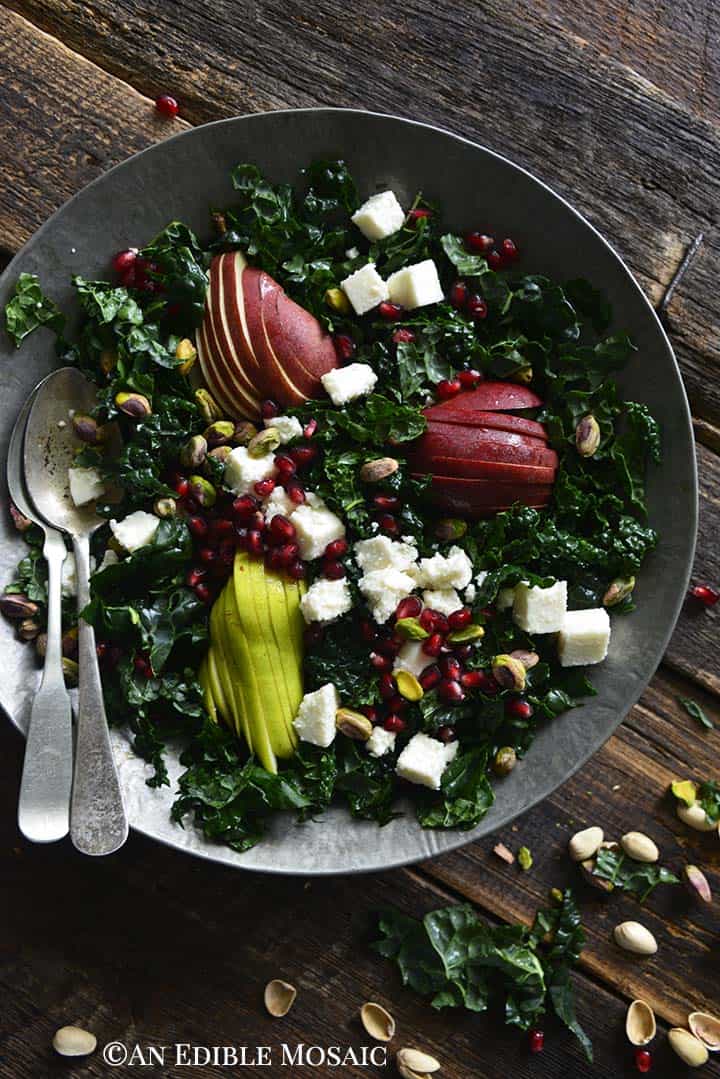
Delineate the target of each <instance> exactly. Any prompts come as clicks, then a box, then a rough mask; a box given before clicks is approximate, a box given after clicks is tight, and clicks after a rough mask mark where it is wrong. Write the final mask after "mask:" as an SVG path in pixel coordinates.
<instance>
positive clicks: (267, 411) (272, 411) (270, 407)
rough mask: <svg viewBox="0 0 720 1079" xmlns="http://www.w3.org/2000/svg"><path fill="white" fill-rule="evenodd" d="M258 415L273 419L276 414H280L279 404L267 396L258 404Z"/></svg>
mask: <svg viewBox="0 0 720 1079" xmlns="http://www.w3.org/2000/svg"><path fill="white" fill-rule="evenodd" d="M260 415H261V416H262V418H263V419H264V420H274V419H275V417H276V416H279V415H280V405H278V404H277V403H276V402H275V401H271V400H270V398H269V397H267V398H266V399H265V400H264V401H263V402H262V404H261V405H260Z"/></svg>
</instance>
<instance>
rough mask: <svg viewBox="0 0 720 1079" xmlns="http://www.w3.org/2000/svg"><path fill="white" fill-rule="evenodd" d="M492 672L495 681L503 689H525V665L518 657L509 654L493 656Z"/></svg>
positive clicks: (518, 691) (520, 690)
mask: <svg viewBox="0 0 720 1079" xmlns="http://www.w3.org/2000/svg"><path fill="white" fill-rule="evenodd" d="M492 673H493V677H494V679H495V681H496V682H497V683H498V684H499V685H501V686H502V687H503V689H513V690H515V691H516V692H517V693H522V691H523V690H524V689H525V666H524V664H522V663H521V662H520V660H519V659H514V658H513V657H512V656H510V655H505V654H501V655H499V656H495V657H494V659H493V661H492Z"/></svg>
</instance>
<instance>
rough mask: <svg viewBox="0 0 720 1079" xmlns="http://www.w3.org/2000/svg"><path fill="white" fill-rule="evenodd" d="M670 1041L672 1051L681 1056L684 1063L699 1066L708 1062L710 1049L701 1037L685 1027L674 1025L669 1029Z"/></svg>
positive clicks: (694, 1066) (693, 1066) (692, 1066)
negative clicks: (697, 1036)
mask: <svg viewBox="0 0 720 1079" xmlns="http://www.w3.org/2000/svg"><path fill="white" fill-rule="evenodd" d="M668 1041H669V1043H670V1048H671V1049H672V1051H673V1052H674V1053H675V1054H676V1055H677V1056H679V1057H680V1059H681V1060H682V1062H683V1064H687V1065H688V1066H689V1067H691V1068H699V1067H701V1066H702V1065H703V1064H707V1060H708V1050H707V1046H706V1045H703V1043H702V1042H701V1041H700V1039H699V1038H696V1037H695V1035H694V1034H691V1033H690V1031H689V1030H685V1029H684V1028H683V1027H672V1028H671V1029H670V1030H669V1031H668Z"/></svg>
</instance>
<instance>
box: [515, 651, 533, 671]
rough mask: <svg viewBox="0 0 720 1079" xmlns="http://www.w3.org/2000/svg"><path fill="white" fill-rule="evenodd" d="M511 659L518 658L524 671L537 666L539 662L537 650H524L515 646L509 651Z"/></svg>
mask: <svg viewBox="0 0 720 1079" xmlns="http://www.w3.org/2000/svg"><path fill="white" fill-rule="evenodd" d="M510 655H511V656H512V658H513V659H519V660H520V662H521V663H522V665H523V667H524V668H525V670H526V671H530V670H532V668H533V667H537V665H538V663H539V662H540V656H539V655H538V654H537V652H526V651H525V650H524V649H523V648H516V649H515V650H514V651H512V652H510Z"/></svg>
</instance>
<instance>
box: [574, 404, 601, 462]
mask: <svg viewBox="0 0 720 1079" xmlns="http://www.w3.org/2000/svg"><path fill="white" fill-rule="evenodd" d="M575 446H576V448H577V451H578V453H579V454H580V456H581V457H592V456H593V454H595V453H597V451H598V447H599V446H600V424H599V423H598V421H597V420H596V419H595V417H594V416H593V415H592V414H591V413H589V414H588V415H587V416H583V418H582V419H581V420H580V423H579V424H578V425H577V427H576V428H575Z"/></svg>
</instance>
